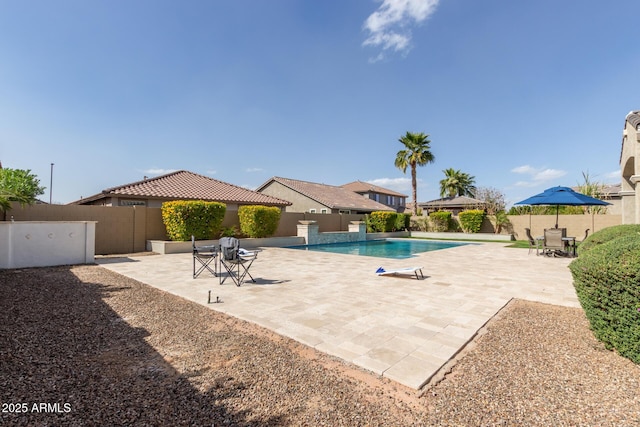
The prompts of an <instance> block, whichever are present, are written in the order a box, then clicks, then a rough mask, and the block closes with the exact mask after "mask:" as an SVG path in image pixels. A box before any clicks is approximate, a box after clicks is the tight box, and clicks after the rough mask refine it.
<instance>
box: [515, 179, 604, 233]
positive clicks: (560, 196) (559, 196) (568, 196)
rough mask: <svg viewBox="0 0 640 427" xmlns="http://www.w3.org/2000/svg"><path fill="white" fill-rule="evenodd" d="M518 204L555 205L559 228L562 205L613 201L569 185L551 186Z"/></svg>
mask: <svg viewBox="0 0 640 427" xmlns="http://www.w3.org/2000/svg"><path fill="white" fill-rule="evenodd" d="M514 204H516V205H555V206H556V228H558V210H559V207H560V205H565V206H605V205H610V204H611V203H609V202H605V201H604V200H600V199H596V198H594V197H590V196H587V195H586V194H582V193H578V192H577V191H573V190H572V189H571V188H569V187H551V188H547V189H546V190H544V191H543V192H542V193H540V194H536V195H535V196H531V197H529V198H528V199H524V200H522V201H520V202H518V203H514Z"/></svg>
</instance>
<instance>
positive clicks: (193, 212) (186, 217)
mask: <svg viewBox="0 0 640 427" xmlns="http://www.w3.org/2000/svg"><path fill="white" fill-rule="evenodd" d="M161 210H162V221H163V222H164V226H165V228H166V229H167V236H169V239H171V240H173V241H177V242H186V241H188V240H191V236H192V235H193V236H195V238H196V239H197V240H208V239H213V238H216V237H218V233H219V232H220V226H221V225H222V220H223V219H224V214H225V211H226V210H227V206H226V205H225V204H224V203H219V202H205V201H203V200H174V201H171V202H164V203H163V204H162V209H161Z"/></svg>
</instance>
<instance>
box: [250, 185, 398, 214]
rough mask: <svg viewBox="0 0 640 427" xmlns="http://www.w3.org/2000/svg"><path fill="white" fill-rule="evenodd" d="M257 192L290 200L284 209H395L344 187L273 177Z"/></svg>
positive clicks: (322, 211) (356, 212)
mask: <svg viewBox="0 0 640 427" xmlns="http://www.w3.org/2000/svg"><path fill="white" fill-rule="evenodd" d="M256 191H258V192H259V193H262V194H265V195H269V196H272V197H276V198H278V199H283V200H288V201H290V202H291V204H290V205H289V206H287V207H286V209H285V211H286V212H310V213H350V214H366V213H370V212H374V211H393V210H394V209H392V208H390V207H388V206H386V205H383V204H382V203H379V202H376V201H375V200H371V199H369V198H368V197H363V196H362V195H360V194H357V193H354V192H353V191H351V190H348V189H346V188H344V187H339V186H334V185H327V184H318V183H315V182H307V181H298V180H295V179H288V178H280V177H273V178H271V179H269V180H267V181H266V182H265V183H264V184H262V185H261V186H259V187H258V188H257V189H256Z"/></svg>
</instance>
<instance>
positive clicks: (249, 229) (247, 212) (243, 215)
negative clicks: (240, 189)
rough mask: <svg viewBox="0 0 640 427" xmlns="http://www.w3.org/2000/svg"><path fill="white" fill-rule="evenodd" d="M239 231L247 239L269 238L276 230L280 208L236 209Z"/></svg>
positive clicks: (254, 207)
mask: <svg viewBox="0 0 640 427" xmlns="http://www.w3.org/2000/svg"><path fill="white" fill-rule="evenodd" d="M238 218H239V220H240V231H241V232H242V233H243V234H246V235H247V236H249V237H254V238H259V237H269V236H272V235H273V234H274V233H275V232H276V230H277V229H278V224H279V223H280V208H277V207H275V206H255V205H247V206H240V207H239V208H238Z"/></svg>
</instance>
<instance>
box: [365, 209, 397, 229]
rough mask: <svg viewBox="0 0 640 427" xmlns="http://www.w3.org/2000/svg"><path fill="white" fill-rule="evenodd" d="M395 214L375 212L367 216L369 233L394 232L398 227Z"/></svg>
mask: <svg viewBox="0 0 640 427" xmlns="http://www.w3.org/2000/svg"><path fill="white" fill-rule="evenodd" d="M396 216H397V214H396V213H395V212H387V211H375V212H371V213H370V214H369V215H367V216H366V219H365V222H366V224H367V232H369V233H385V232H389V231H393V230H394V227H395V226H396Z"/></svg>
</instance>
